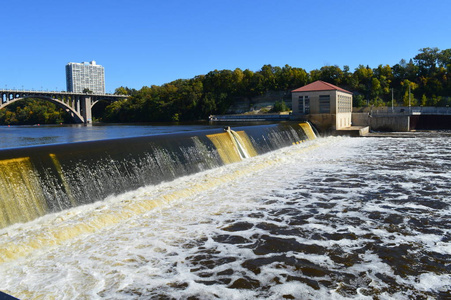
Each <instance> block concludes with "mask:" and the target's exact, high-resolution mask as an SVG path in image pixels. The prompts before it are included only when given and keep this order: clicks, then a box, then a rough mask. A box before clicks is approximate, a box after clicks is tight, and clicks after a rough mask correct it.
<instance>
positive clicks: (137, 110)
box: [0, 48, 451, 124]
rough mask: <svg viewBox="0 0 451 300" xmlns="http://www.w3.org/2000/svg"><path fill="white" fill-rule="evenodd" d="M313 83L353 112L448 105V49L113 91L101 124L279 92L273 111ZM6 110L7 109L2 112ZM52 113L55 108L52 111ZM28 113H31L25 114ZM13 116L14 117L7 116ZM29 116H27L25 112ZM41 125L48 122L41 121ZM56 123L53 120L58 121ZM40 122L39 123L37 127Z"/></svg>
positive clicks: (186, 115) (173, 117)
mask: <svg viewBox="0 0 451 300" xmlns="http://www.w3.org/2000/svg"><path fill="white" fill-rule="evenodd" d="M316 80H323V81H326V82H329V83H332V84H334V85H337V86H340V87H342V88H344V89H346V90H349V91H351V92H353V94H354V97H353V99H354V103H353V105H354V107H361V106H371V105H374V106H384V105H391V101H392V97H393V98H394V102H395V105H404V106H407V105H409V101H410V104H411V105H412V106H415V105H423V106H445V105H450V104H451V103H450V102H451V98H450V96H451V49H446V50H439V49H438V48H423V49H420V50H419V53H418V54H417V55H416V56H415V57H413V58H411V59H409V60H408V61H407V60H404V59H402V60H401V61H400V62H399V63H398V64H396V65H394V66H390V65H379V66H377V67H376V68H370V67H369V66H364V65H359V66H358V67H357V68H355V69H354V71H351V70H350V68H349V66H343V68H340V67H339V66H336V65H334V66H323V67H322V68H320V69H315V70H311V71H309V72H307V71H306V70H305V69H303V68H298V67H291V66H289V65H285V66H283V67H278V66H272V65H264V66H263V67H262V68H261V69H260V70H258V71H255V72H254V71H251V70H249V69H246V70H244V71H243V70H241V69H239V68H237V69H235V70H214V71H211V72H209V73H208V74H205V75H198V76H195V77H194V78H191V79H177V80H175V81H172V82H169V83H166V84H163V85H161V86H158V85H152V86H150V87H148V86H144V87H142V88H141V89H140V90H136V89H132V88H128V87H119V88H117V89H116V90H115V94H125V95H130V97H129V98H128V99H124V100H120V101H116V102H113V103H111V104H110V105H108V106H106V108H105V110H104V111H103V113H102V114H101V115H100V116H97V117H98V118H99V120H100V121H102V122H152V121H191V120H200V119H206V118H208V116H209V115H211V114H224V113H226V112H227V110H228V109H229V108H230V107H231V105H232V104H234V103H235V102H236V101H242V100H243V99H251V100H252V99H253V98H255V97H258V96H262V95H265V94H266V93H268V92H272V91H281V92H284V94H285V95H286V99H274V100H275V101H277V105H276V106H277V107H276V109H279V107H280V106H283V105H284V101H283V100H286V101H287V102H288V101H291V94H290V91H291V90H293V89H295V88H298V87H301V86H304V85H306V84H308V83H311V82H314V81H316ZM13 108H15V109H16V111H11V112H10V113H9V115H8V117H6V113H4V112H3V113H1V111H0V122H2V123H4V124H5V123H7V122H8V120H16V119H17V120H19V119H20V116H19V115H23V116H25V118H26V114H25V113H24V112H23V108H20V111H17V109H18V108H17V106H16V107H13ZM7 109H9V107H7ZM55 110H58V108H56V107H55ZM30 111H32V112H33V114H34V113H35V112H36V111H37V110H36V109H30ZM11 114H14V115H15V116H11ZM29 115H30V113H29ZM46 120H50V118H47V119H46ZM60 120H61V119H57V121H60ZM41 123H44V122H41Z"/></svg>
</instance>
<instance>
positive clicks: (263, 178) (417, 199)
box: [0, 133, 451, 299]
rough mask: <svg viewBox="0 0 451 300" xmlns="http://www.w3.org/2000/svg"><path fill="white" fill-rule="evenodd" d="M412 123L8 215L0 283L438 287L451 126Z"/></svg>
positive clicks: (395, 293) (412, 292) (445, 294)
mask: <svg viewBox="0 0 451 300" xmlns="http://www.w3.org/2000/svg"><path fill="white" fill-rule="evenodd" d="M410 137H414V138H405V137H403V138H396V137H394V138H393V137H384V138H340V137H328V138H321V139H318V140H315V141H310V142H307V143H302V144H300V145H294V146H291V147H288V148H284V149H282V150H278V151H275V152H272V153H269V154H266V155H262V156H258V157H254V158H250V159H246V160H244V161H242V162H240V163H235V164H231V165H227V166H225V167H221V168H218V169H214V170H209V171H206V172H203V173H199V174H195V175H192V176H189V177H183V178H180V179H177V180H175V181H173V182H168V183H163V184H160V185H158V186H153V187H152V186H150V187H145V188H141V189H139V190H136V191H133V192H129V193H126V194H123V195H118V196H112V197H110V198H108V199H106V200H105V201H103V202H101V203H96V204H92V205H88V206H82V207H77V208H75V209H72V210H69V211H64V212H61V213H58V214H53V215H47V216H45V217H43V218H41V219H38V220H35V221H33V222H31V223H28V224H19V225H17V224H16V225H13V226H11V227H9V228H6V229H3V230H2V231H0V248H2V249H1V250H2V251H1V254H0V261H1V264H0V278H1V280H0V290H2V291H5V292H8V293H10V294H12V295H13V296H16V297H19V298H22V299H447V298H449V297H451V293H450V290H451V276H450V273H451V265H450V264H451V220H450V218H451V209H450V204H451V189H450V185H449V184H450V182H451V157H450V153H451V136H450V135H448V134H446V133H426V134H422V135H421V136H418V135H411V136H410ZM415 137H416V138H415ZM149 205H150V206H154V208H153V209H150V210H147V211H145V212H144V213H143V210H142V209H139V208H140V207H147V206H149ZM8 251H9V252H8Z"/></svg>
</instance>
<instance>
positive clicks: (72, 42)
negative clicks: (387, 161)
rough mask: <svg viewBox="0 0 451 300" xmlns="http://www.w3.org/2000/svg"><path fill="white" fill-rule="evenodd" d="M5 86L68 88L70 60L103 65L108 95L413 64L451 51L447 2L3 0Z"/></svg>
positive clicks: (1, 73) (1, 71)
mask: <svg viewBox="0 0 451 300" xmlns="http://www.w3.org/2000/svg"><path fill="white" fill-rule="evenodd" d="M0 7H1V11H2V12H3V14H2V21H1V25H0V37H1V43H0V45H1V46H0V89H4V88H8V89H11V88H17V89H22V88H24V89H35V90H40V89H41V88H42V89H43V90H65V89H66V84H65V65H66V64H67V63H68V62H84V61H91V60H95V61H96V62H97V63H98V64H100V65H102V66H104V67H105V81H106V91H107V92H114V90H115V89H116V88H117V87H119V86H128V87H130V88H136V89H140V88H141V87H142V86H150V85H161V84H163V83H167V82H170V81H173V80H176V79H179V78H183V79H188V78H192V77H194V76H196V75H201V74H206V73H208V72H209V71H212V70H215V69H218V70H221V69H230V70H233V69H235V68H240V69H242V70H245V69H249V70H252V71H258V70H260V68H261V67H262V66H263V65H265V64H271V65H273V66H280V67H282V66H284V65H285V64H288V65H290V66H292V67H301V68H304V69H306V70H307V71H310V70H313V69H319V68H321V67H323V66H325V65H338V66H339V67H341V68H342V67H343V66H344V65H348V66H349V67H350V68H351V70H354V69H355V68H356V67H357V66H358V65H359V64H363V65H369V66H370V67H371V68H375V67H377V66H378V65H379V64H384V65H385V64H389V65H391V66H392V65H394V64H397V63H399V61H400V60H401V59H403V58H404V59H410V58H413V57H414V56H415V55H416V54H418V50H419V49H421V48H424V47H438V48H439V49H440V50H443V49H448V48H451V26H450V23H449V22H450V19H449V12H450V11H451V1H450V0H430V1H417V0H409V1H407V0H391V1H386V0H380V1H365V0H339V1H338V0H298V1H295V0H277V1H276V0H273V1H267V0H258V1H257V0H223V1H215V0H210V1H206V0H190V1H187V0H184V1H178V0H161V1H154V0H148V1H145V0H127V1H125V0H89V1H87V0H78V1H57V0H54V1H53V0H52V1H50V0H33V1H30V0H14V1H12V0H8V1H7V0H5V1H2V3H1V4H0Z"/></svg>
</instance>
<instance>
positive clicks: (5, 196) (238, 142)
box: [0, 123, 315, 228]
mask: <svg viewBox="0 0 451 300" xmlns="http://www.w3.org/2000/svg"><path fill="white" fill-rule="evenodd" d="M313 138H315V134H314V132H313V130H312V128H311V127H310V125H309V124H308V123H301V124H298V123H283V124H282V123H281V124H272V125H261V126H248V127H240V128H233V130H231V129H230V128H225V129H224V130H218V129H215V130H205V131H198V132H189V133H178V134H168V135H158V136H145V137H133V138H125V139H114V140H103V141H90V142H81V143H71V144H59V145H46V146H38V147H27V148H16V149H5V150H1V151H0V228H4V227H7V226H9V225H12V224H15V223H20V222H28V221H31V220H33V219H36V218H38V217H40V216H43V215H45V214H48V213H53V212H57V211H61V210H65V209H68V208H72V207H76V206H79V205H83V204H89V203H93V202H96V201H100V200H103V199H105V198H106V197H108V196H110V195H114V194H120V193H124V192H126V191H130V190H134V189H137V188H139V187H143V186H146V185H155V184H158V183H161V182H163V181H170V180H173V179H175V178H177V177H181V176H186V175H190V174H194V173H197V172H201V171H204V170H208V169H212V168H216V167H219V166H222V165H225V164H229V163H233V162H237V161H240V160H242V159H245V158H247V157H252V156H256V155H260V154H263V153H267V152H270V151H273V150H276V149H279V148H282V147H286V146H289V145H292V144H294V143H299V142H301V141H304V140H308V139H313Z"/></svg>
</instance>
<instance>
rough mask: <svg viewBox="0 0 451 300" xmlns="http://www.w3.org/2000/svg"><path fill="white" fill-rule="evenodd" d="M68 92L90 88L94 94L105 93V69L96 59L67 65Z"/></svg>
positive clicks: (77, 91)
mask: <svg viewBox="0 0 451 300" xmlns="http://www.w3.org/2000/svg"><path fill="white" fill-rule="evenodd" d="M66 85H67V91H68V92H74V93H82V92H83V91H84V90H85V89H89V90H90V91H92V92H93V93H94V94H105V70H104V69H103V67H102V66H101V65H98V64H96V62H95V61H91V62H89V63H88V62H83V63H68V64H67V65H66Z"/></svg>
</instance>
